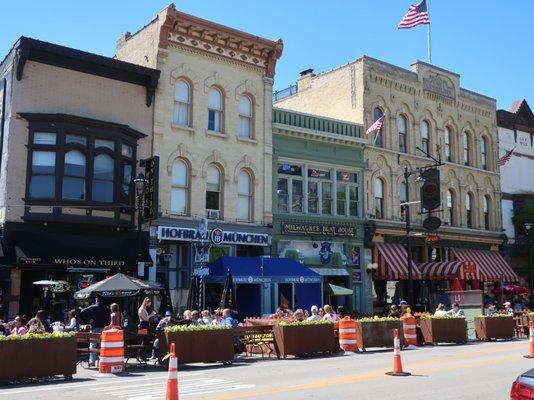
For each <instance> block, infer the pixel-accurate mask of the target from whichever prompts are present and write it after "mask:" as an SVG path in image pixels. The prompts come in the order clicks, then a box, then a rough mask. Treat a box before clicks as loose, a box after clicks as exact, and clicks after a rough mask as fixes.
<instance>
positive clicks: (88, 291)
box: [74, 272, 165, 299]
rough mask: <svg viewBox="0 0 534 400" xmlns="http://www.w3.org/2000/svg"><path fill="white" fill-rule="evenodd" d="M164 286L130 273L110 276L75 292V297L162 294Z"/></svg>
mask: <svg viewBox="0 0 534 400" xmlns="http://www.w3.org/2000/svg"><path fill="white" fill-rule="evenodd" d="M164 291H165V290H164V288H163V287H162V286H161V285H160V284H158V283H152V282H146V281H142V280H141V279H137V278H134V277H131V276H128V275H124V274H121V273H120V272H119V273H118V274H116V275H113V276H110V277H109V278H107V279H104V280H103V281H100V282H96V283H94V284H92V285H91V286H88V287H86V288H85V289H82V290H78V291H77V292H76V293H74V298H75V299H86V298H88V297H89V296H91V295H92V294H94V295H98V296H101V297H130V296H137V295H145V296H152V295H160V294H162V293H163V292H164Z"/></svg>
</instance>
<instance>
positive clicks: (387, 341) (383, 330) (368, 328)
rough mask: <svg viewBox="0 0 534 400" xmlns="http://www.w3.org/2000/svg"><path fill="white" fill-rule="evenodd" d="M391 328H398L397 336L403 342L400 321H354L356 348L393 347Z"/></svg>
mask: <svg viewBox="0 0 534 400" xmlns="http://www.w3.org/2000/svg"><path fill="white" fill-rule="evenodd" d="M393 329H398V330H399V338H400V341H401V343H404V334H403V332H402V321H400V320H399V321H386V322H356V342H357V345H358V349H360V350H365V349H366V348H368V347H393Z"/></svg>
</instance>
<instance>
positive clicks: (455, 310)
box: [448, 303, 465, 317]
mask: <svg viewBox="0 0 534 400" xmlns="http://www.w3.org/2000/svg"><path fill="white" fill-rule="evenodd" d="M448 313H449V314H450V315H453V316H455V317H465V312H464V310H462V309H461V308H460V304H458V303H453V305H452V309H451V310H450V311H449V312H448Z"/></svg>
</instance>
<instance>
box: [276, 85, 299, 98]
mask: <svg viewBox="0 0 534 400" xmlns="http://www.w3.org/2000/svg"><path fill="white" fill-rule="evenodd" d="M298 91H299V90H298V87H297V85H291V86H289V87H288V88H285V89H282V90H279V91H278V92H274V93H273V102H274V101H278V100H282V99H285V98H286V97H289V96H293V95H294V94H296V93H297V92H298Z"/></svg>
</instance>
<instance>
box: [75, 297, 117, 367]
mask: <svg viewBox="0 0 534 400" xmlns="http://www.w3.org/2000/svg"><path fill="white" fill-rule="evenodd" d="M80 317H81V318H82V319H83V320H84V321H86V322H89V323H90V324H91V332H92V333H102V330H103V329H104V327H105V326H108V325H109V323H110V313H109V310H108V308H107V307H106V306H105V305H104V304H102V303H101V302H100V299H99V298H98V297H95V303H94V304H93V305H91V306H89V307H86V308H84V309H83V310H82V311H80ZM97 347H98V343H96V342H91V343H90V344H89V366H90V367H94V366H95V362H96V360H97V357H98V356H97V354H96V349H97Z"/></svg>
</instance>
